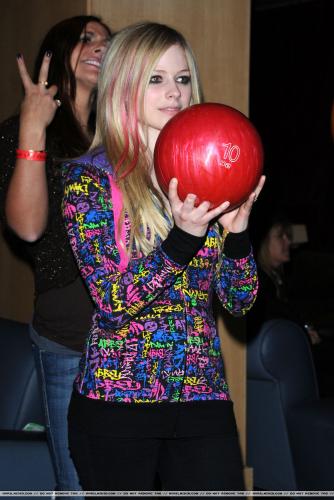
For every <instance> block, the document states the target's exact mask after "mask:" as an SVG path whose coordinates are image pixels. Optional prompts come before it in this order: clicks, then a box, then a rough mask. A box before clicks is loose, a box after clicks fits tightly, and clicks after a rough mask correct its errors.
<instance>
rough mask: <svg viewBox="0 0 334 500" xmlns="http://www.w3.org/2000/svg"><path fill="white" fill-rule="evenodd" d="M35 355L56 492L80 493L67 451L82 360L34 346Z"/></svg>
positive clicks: (76, 476) (78, 357)
mask: <svg viewBox="0 0 334 500" xmlns="http://www.w3.org/2000/svg"><path fill="white" fill-rule="evenodd" d="M33 351H34V356H35V362H36V368H37V373H38V375H39V378H40V381H41V386H42V391H43V404H44V411H45V420H46V432H47V436H48V443H49V448H50V453H51V457H52V461H53V464H54V469H55V476H56V480H57V484H56V487H55V490H56V491H79V490H81V489H82V488H81V486H80V484H79V480H78V475H77V472H76V469H75V467H74V464H73V462H72V459H71V457H70V452H69V447H68V431H67V412H68V405H69V402H70V398H71V394H72V389H73V381H74V378H75V376H76V375H77V373H78V366H79V361H80V356H79V355H72V354H67V353H66V354H61V353H54V352H49V351H46V350H44V349H41V348H40V347H39V346H37V345H36V344H34V343H33ZM76 499H78V497H76Z"/></svg>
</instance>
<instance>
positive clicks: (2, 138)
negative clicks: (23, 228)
mask: <svg viewBox="0 0 334 500" xmlns="http://www.w3.org/2000/svg"><path fill="white" fill-rule="evenodd" d="M18 131H19V117H18V116H15V117H12V118H9V119H7V120H6V121H4V122H3V123H2V124H1V125H0V161H1V164H0V220H1V222H3V223H4V224H6V217H5V197H6V192H7V188H8V185H9V181H10V179H11V175H12V173H13V170H14V166H15V149H16V148H17V143H18ZM46 150H47V153H48V156H47V160H46V169H47V183H48V190H49V219H48V224H47V228H46V230H45V233H44V234H43V236H42V237H41V238H40V239H39V240H38V241H36V242H35V243H28V242H25V241H22V240H19V244H20V247H21V248H23V249H24V252H25V254H26V256H27V258H28V259H29V261H30V262H31V265H32V267H33V271H34V277H35V295H36V301H35V320H34V323H35V324H34V326H35V325H36V324H38V325H39V328H38V333H39V334H40V335H43V336H46V337H47V338H50V339H51V340H53V341H55V342H59V343H61V344H63V345H68V346H69V347H71V348H74V349H76V350H80V349H81V346H82V345H83V341H84V336H86V334H87V332H88V331H89V326H90V319H91V315H92V304H91V300H90V298H89V295H88V292H87V291H86V289H85V286H84V284H83V283H82V282H81V278H80V275H79V271H78V268H77V265H76V263H75V260H74V257H73V254H72V250H71V247H70V244H69V241H68V237H67V234H66V231H65V228H64V224H63V220H62V214H61V202H62V182H61V173H60V165H59V161H58V162H57V161H56V158H57V157H58V156H59V155H57V151H59V148H57V143H56V141H55V140H52V139H51V140H50V137H48V136H47V143H46ZM65 287H66V288H67V287H69V288H68V289H69V290H71V293H70V292H69V291H67V290H65ZM61 288H63V289H64V293H61V291H60V289H61ZM57 290H58V293H57V310H58V311H66V310H67V311H69V309H70V310H71V318H70V319H69V318H68V314H67V313H66V314H65V312H64V315H63V316H64V317H62V318H61V317H59V314H58V315H57V316H56V315H55V313H54V310H55V303H54V297H55V295H54V293H55V291H57ZM74 295H75V296H74ZM69 299H71V302H72V304H69ZM62 302H64V303H63V304H62ZM62 305H63V306H64V307H62ZM36 313H37V316H38V317H39V318H42V319H40V320H38V319H36ZM65 316H66V317H65ZM64 330H68V333H66V331H64ZM80 337H81V338H80ZM67 338H68V340H66V339H67ZM75 338H76V339H75Z"/></svg>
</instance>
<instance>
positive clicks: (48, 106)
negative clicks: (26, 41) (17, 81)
mask: <svg viewBox="0 0 334 500" xmlns="http://www.w3.org/2000/svg"><path fill="white" fill-rule="evenodd" d="M51 57H52V54H51V53H50V52H47V53H46V54H45V56H44V58H43V61H42V65H41V69H40V72H39V78H38V83H37V84H35V83H33V81H32V79H31V77H30V75H29V73H28V71H27V68H26V65H25V62H24V60H23V57H22V55H21V54H19V55H18V57H17V65H18V70H19V73H20V77H21V80H22V84H23V87H24V93H25V96H24V99H23V102H22V104H21V115H20V125H21V127H23V128H24V127H25V126H29V128H30V127H33V130H34V131H35V132H40V133H41V132H42V133H43V132H45V129H46V127H47V126H48V125H49V124H50V123H51V122H52V120H53V118H54V115H55V113H56V110H57V107H58V106H60V105H61V102H60V101H59V99H54V97H55V95H56V93H57V90H58V89H57V86H56V85H52V86H51V87H48V82H47V79H48V73H49V66H50V60H51Z"/></svg>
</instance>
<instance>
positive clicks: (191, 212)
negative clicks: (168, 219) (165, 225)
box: [168, 178, 230, 236]
mask: <svg viewBox="0 0 334 500" xmlns="http://www.w3.org/2000/svg"><path fill="white" fill-rule="evenodd" d="M177 184H178V181H177V179H175V178H173V179H171V181H170V183H169V189H168V199H169V203H170V205H171V210H172V215H173V217H174V222H175V224H176V225H177V226H178V227H179V228H180V229H182V230H183V231H185V232H186V233H189V234H192V235H193V236H204V235H205V234H206V232H207V229H208V225H209V223H210V222H211V220H213V219H215V218H216V217H218V216H219V215H221V214H222V213H223V212H224V210H226V209H227V208H228V207H229V204H230V203H229V202H228V201H225V202H224V203H222V204H221V205H219V206H218V207H217V208H213V209H212V210H210V202H209V201H203V202H202V203H201V204H200V205H198V206H197V207H196V206H195V201H196V195H194V194H188V195H187V196H186V198H185V200H184V201H181V200H180V198H179V196H178V194H177Z"/></svg>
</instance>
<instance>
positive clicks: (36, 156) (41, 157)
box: [16, 149, 46, 161]
mask: <svg viewBox="0 0 334 500" xmlns="http://www.w3.org/2000/svg"><path fill="white" fill-rule="evenodd" d="M16 158H17V159H18V160H32V161H45V160H46V151H35V150H34V149H17V150H16Z"/></svg>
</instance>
